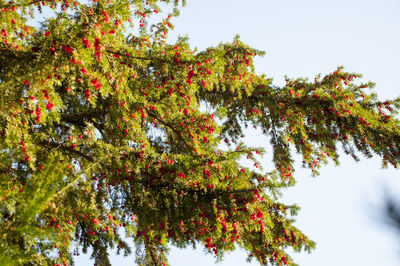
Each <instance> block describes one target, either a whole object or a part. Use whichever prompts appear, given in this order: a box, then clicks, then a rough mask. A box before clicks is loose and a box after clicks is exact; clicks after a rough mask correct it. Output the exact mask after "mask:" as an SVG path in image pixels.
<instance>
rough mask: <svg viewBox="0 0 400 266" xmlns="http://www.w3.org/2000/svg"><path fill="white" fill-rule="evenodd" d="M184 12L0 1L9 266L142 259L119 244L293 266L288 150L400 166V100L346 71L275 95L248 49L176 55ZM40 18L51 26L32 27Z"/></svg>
mask: <svg viewBox="0 0 400 266" xmlns="http://www.w3.org/2000/svg"><path fill="white" fill-rule="evenodd" d="M180 2H181V1H168V0H167V1H158V0H153V1H151V0H149V1H144V0H134V1H133V0H131V1H125V0H124V1H111V0H109V1H104V0H99V1H96V0H94V1H92V2H83V1H82V2H79V1H67V0H65V1H12V2H6V1H3V0H2V1H0V14H1V18H0V21H1V23H0V25H1V26H0V37H1V40H0V59H1V60H0V90H1V104H0V117H1V119H0V125H1V127H0V170H1V172H0V175H1V178H0V182H1V194H0V195H1V197H0V200H1V212H0V213H1V216H0V217H1V218H0V219H1V221H2V224H3V226H2V228H1V229H0V230H1V234H0V235H1V242H0V250H1V252H0V254H1V255H0V261H1V263H2V264H3V265H15V264H28V265H29V264H53V263H54V264H61V263H64V264H69V263H72V258H73V255H76V254H78V253H79V252H80V249H82V250H83V252H86V251H88V249H89V248H90V249H92V250H93V251H92V257H93V258H94V260H95V262H96V264H99V265H108V264H109V261H108V253H107V250H108V249H110V248H113V247H116V248H117V249H118V250H119V251H123V252H124V253H125V254H129V253H131V248H130V247H129V246H128V244H127V243H126V242H125V238H124V232H125V234H126V236H127V237H130V238H133V239H134V242H135V247H136V248H137V251H136V261H137V263H138V264H141V265H162V264H165V263H167V260H166V253H167V251H168V246H169V245H175V246H178V247H182V248H183V247H186V246H188V245H193V246H197V245H202V246H205V249H206V250H208V251H209V252H210V253H211V254H214V255H215V256H216V258H217V259H222V258H223V255H224V254H225V253H227V252H229V251H231V250H233V249H235V248H236V247H241V248H244V249H245V250H246V251H247V252H248V254H249V258H250V259H251V258H255V259H256V260H257V261H258V262H259V263H260V264H267V263H268V262H270V263H271V264H273V265H286V264H288V265H293V263H294V262H293V261H292V259H291V258H290V257H289V256H288V255H287V254H286V252H285V248H287V247H293V248H294V250H295V251H301V250H305V251H310V250H311V249H312V248H313V247H314V243H313V242H312V241H311V240H310V239H308V238H307V237H306V236H304V234H303V233H301V231H300V230H299V229H297V228H296V227H294V226H293V221H294V220H293V219H294V217H295V215H296V212H297V210H298V207H297V206H287V205H285V204H283V203H282V202H280V201H279V195H280V191H281V190H282V189H283V188H285V187H288V186H292V185H295V179H294V177H293V175H292V173H293V165H292V164H293V159H292V153H293V152H297V153H299V154H300V155H301V156H302V157H303V165H304V167H308V168H310V170H311V171H312V173H314V174H318V168H319V167H320V166H321V165H322V164H325V163H327V162H328V160H329V159H330V160H332V161H333V162H334V163H338V153H337V146H338V145H339V144H341V145H342V147H343V150H344V151H345V152H346V153H347V154H349V155H351V156H352V157H353V158H354V159H356V160H357V159H358V157H357V156H359V154H361V155H364V156H367V157H371V156H372V155H373V154H377V155H379V156H380V157H382V161H383V165H384V166H386V165H388V164H392V165H393V166H395V167H397V165H398V163H399V160H400V153H399V152H400V138H399V129H398V125H399V121H398V120H397V119H396V118H394V116H395V115H396V113H397V110H398V108H399V104H400V100H399V99H395V100H388V101H379V100H378V99H377V97H376V95H375V94H373V93H370V92H368V90H367V89H368V88H371V87H373V84H372V83H361V82H356V81H355V80H356V79H357V78H359V77H360V75H359V74H355V73H348V72H345V71H344V70H343V68H338V69H337V70H335V71H334V72H333V73H331V74H329V75H326V76H324V77H317V78H316V79H315V80H314V81H313V82H310V81H307V80H305V79H296V80H289V79H288V80H287V82H286V85H285V86H283V87H277V86H274V85H273V84H272V80H271V79H268V78H267V77H266V76H264V75H256V74H255V72H254V66H253V58H254V57H255V56H257V55H262V52H261V51H258V50H256V49H254V48H251V47H249V46H247V45H245V44H244V43H242V42H241V41H240V39H239V38H238V37H236V38H235V39H234V41H233V42H232V43H225V44H219V45H218V46H216V47H210V48H208V49H207V50H205V51H200V52H198V51H195V50H193V49H191V48H190V47H189V44H188V41H187V39H185V38H181V39H179V40H178V41H177V42H176V43H174V44H168V43H167V42H166V41H165V39H166V37H167V34H168V31H169V30H170V28H172V24H171V19H172V18H173V17H174V16H177V15H178V14H179V10H178V9H179V6H180V4H181V3H180ZM45 6H50V7H51V8H53V9H54V10H55V11H56V12H55V13H54V16H53V17H51V18H49V19H46V20H45V21H44V22H43V23H42V25H41V26H40V27H32V26H28V25H29V20H28V17H29V15H33V16H34V15H35V14H36V13H35V10H39V11H40V10H41V9H42V8H44V7H45ZM162 10H171V13H170V14H168V15H167V16H164V17H163V18H162V19H161V22H159V23H156V24H155V25H149V17H153V16H157V15H156V14H155V15H152V14H154V13H159V12H161V11H162ZM157 17H158V16H157ZM247 126H254V127H258V128H261V129H262V130H263V132H264V133H265V135H266V136H269V138H270V141H271V145H272V148H273V161H274V168H275V169H274V170H273V171H270V172H268V171H265V170H263V169H259V168H260V167H259V162H258V161H257V159H259V158H260V156H259V155H262V154H263V150H262V149H261V148H259V147H247V146H246V145H244V143H243V142H242V141H241V138H242V137H243V129H244V128H245V127H247ZM241 159H247V160H250V161H252V164H253V167H243V166H242V165H241V164H240V160H241Z"/></svg>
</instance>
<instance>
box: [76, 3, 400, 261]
mask: <svg viewBox="0 0 400 266" xmlns="http://www.w3.org/2000/svg"><path fill="white" fill-rule="evenodd" d="M187 2H188V3H187V6H186V7H185V8H184V9H183V10H182V12H181V16H180V17H179V18H177V19H175V20H174V22H175V26H176V28H175V30H174V31H173V32H172V34H171V36H170V39H171V40H173V39H175V38H176V36H177V35H178V34H181V35H186V34H187V35H188V36H189V37H190V43H191V44H192V46H196V47H198V48H199V49H204V48H206V47H207V46H212V45H216V44H218V43H219V42H221V41H224V42H225V41H231V40H232V38H233V36H234V35H235V34H239V35H240V36H241V39H242V41H244V42H245V43H247V44H249V45H251V46H253V47H255V48H258V49H261V50H264V51H266V56H265V57H263V58H258V59H256V69H257V73H265V74H267V75H268V76H270V77H273V78H274V80H275V84H277V85H280V84H282V81H283V79H284V75H288V76H289V77H299V76H301V77H310V78H313V77H314V76H315V75H316V74H317V73H323V74H325V73H329V72H332V71H334V70H335V68H336V67H337V66H340V65H343V66H344V67H345V70H347V71H350V72H359V73H361V74H363V76H364V80H365V81H367V80H370V81H373V82H375V83H376V84H377V86H376V89H375V91H376V92H377V93H378V95H379V96H380V97H381V98H393V97H396V96H400V84H399V82H398V78H399V77H400V50H399V48H400V16H399V14H400V1H399V0H380V1H378V0H374V1H370V0H363V1H361V0H336V1H323V0H318V1H317V0H303V1H299V0H297V1H296V0H281V1H277V0H274V1H272V0H246V1H244V0H188V1H187ZM247 140H248V143H249V144H253V145H256V146H258V145H260V143H265V145H268V142H267V141H265V139H263V138H262V137H261V136H260V135H259V133H258V132H249V136H248V137H247ZM263 164H264V167H265V168H267V169H269V167H268V166H269V165H270V157H268V156H267V157H265V159H264V160H263ZM295 177H297V179H298V184H297V186H296V187H294V188H291V189H289V190H287V191H286V192H285V197H284V198H285V201H287V202H288V203H297V204H299V205H300V207H301V211H300V213H299V215H298V218H297V223H296V224H297V226H298V227H300V228H301V229H302V230H303V231H304V232H305V233H306V234H308V236H309V237H311V238H312V239H313V240H315V241H316V242H317V249H316V250H314V251H313V252H312V253H311V254H300V255H299V254H295V255H294V258H295V260H296V261H297V262H298V264H299V265H301V266H321V265H324V266H337V265H344V266H347V265H356V266H380V265H384V266H395V265H400V245H399V243H400V241H398V239H399V238H398V236H397V235H394V233H393V232H392V231H391V230H389V229H387V228H386V227H385V225H384V224H383V223H381V222H380V220H379V209H377V208H373V206H377V205H379V203H380V201H381V199H382V196H383V192H382V186H383V185H384V184H386V185H387V186H388V187H390V188H391V189H393V190H394V191H397V192H399V191H400V172H398V171H396V170H393V169H388V170H382V169H381V168H380V161H379V159H372V160H362V161H361V162H360V163H355V162H354V161H352V160H351V158H350V157H346V156H342V157H341V165H340V166H339V167H333V166H327V167H325V168H323V169H322V170H321V175H320V176H319V177H317V178H312V177H310V173H309V172H308V171H304V170H302V169H301V168H299V167H298V168H297V170H296V172H295ZM245 259H246V255H245V254H244V253H243V252H240V251H238V252H235V253H233V254H230V255H227V256H226V259H225V261H224V262H222V263H221V264H219V265H221V266H225V265H226V266H227V265H230V266H240V265H257V264H256V263H255V262H253V263H252V264H246V263H245ZM133 261H134V258H133V257H132V258H125V259H123V258H117V257H113V260H112V262H113V265H122V264H123V265H135V264H134V263H133ZM169 261H170V263H171V264H172V265H174V266H185V265H193V266H194V265H213V264H214V259H213V258H212V256H210V255H208V256H205V255H204V254H203V250H202V248H200V249H199V250H198V251H191V250H181V251H177V250H175V249H174V250H173V251H172V252H171V254H170V256H169ZM76 262H77V265H93V262H92V261H89V260H88V256H81V257H79V258H77V260H76Z"/></svg>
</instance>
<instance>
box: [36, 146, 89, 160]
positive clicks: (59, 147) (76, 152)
mask: <svg viewBox="0 0 400 266" xmlns="http://www.w3.org/2000/svg"><path fill="white" fill-rule="evenodd" d="M40 144H41V145H44V146H47V147H51V148H56V149H61V150H64V151H67V152H70V153H73V154H76V155H79V156H80V157H83V158H85V159H86V160H88V161H90V162H94V161H95V160H94V158H93V157H92V156H90V155H86V154H84V153H82V152H80V151H77V150H73V149H71V148H70V147H66V146H64V145H62V144H59V143H56V142H52V141H42V142H40Z"/></svg>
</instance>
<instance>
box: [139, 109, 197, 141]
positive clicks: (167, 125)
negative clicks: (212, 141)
mask: <svg viewBox="0 0 400 266" xmlns="http://www.w3.org/2000/svg"><path fill="white" fill-rule="evenodd" d="M144 109H146V108H144ZM146 111H147V113H148V114H149V116H151V117H152V118H154V119H156V120H157V121H158V122H160V123H161V124H163V125H164V126H166V127H168V128H169V129H171V130H172V131H173V132H174V133H175V135H176V136H177V137H178V138H179V139H180V140H182V141H183V143H184V144H185V145H186V147H188V148H190V145H189V144H188V143H187V142H186V140H185V139H184V138H183V137H182V136H181V135H180V134H179V133H180V132H179V131H177V130H176V129H175V128H174V127H172V126H171V125H170V124H168V123H166V122H164V121H163V120H162V119H160V118H159V117H158V116H156V115H155V114H153V113H151V112H150V111H149V110H147V109H146Z"/></svg>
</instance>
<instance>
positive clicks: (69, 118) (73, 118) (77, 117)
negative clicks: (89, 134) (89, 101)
mask: <svg viewBox="0 0 400 266" xmlns="http://www.w3.org/2000/svg"><path fill="white" fill-rule="evenodd" d="M106 113H107V112H106V111H105V110H98V109H96V110H93V111H89V112H77V113H71V114H61V119H62V120H64V121H65V122H71V123H73V122H78V121H81V120H82V119H85V118H88V119H90V118H94V117H96V116H99V115H105V114H106Z"/></svg>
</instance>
